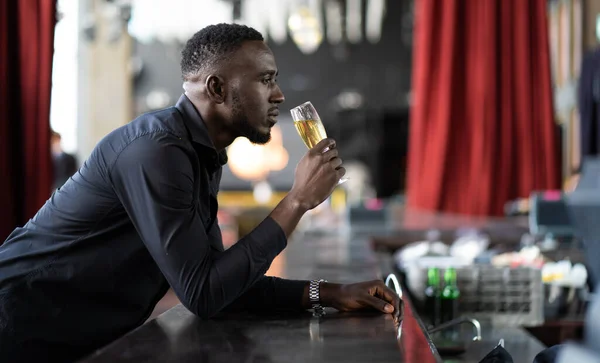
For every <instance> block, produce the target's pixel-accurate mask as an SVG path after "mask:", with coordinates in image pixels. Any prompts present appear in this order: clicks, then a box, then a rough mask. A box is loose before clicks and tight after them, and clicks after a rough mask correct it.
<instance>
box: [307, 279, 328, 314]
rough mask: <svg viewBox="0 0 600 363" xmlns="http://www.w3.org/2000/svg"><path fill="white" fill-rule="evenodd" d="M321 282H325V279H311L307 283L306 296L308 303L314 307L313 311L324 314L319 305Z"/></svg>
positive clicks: (321, 306)
mask: <svg viewBox="0 0 600 363" xmlns="http://www.w3.org/2000/svg"><path fill="white" fill-rule="evenodd" d="M321 282H327V280H323V279H321V280H311V281H310V284H309V285H308V298H309V300H310V304H311V306H312V308H313V309H314V311H315V313H318V314H324V313H325V311H324V309H323V305H321Z"/></svg>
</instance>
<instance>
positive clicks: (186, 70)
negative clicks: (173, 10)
mask: <svg viewBox="0 0 600 363" xmlns="http://www.w3.org/2000/svg"><path fill="white" fill-rule="evenodd" d="M247 40H260V41H264V38H263V36H262V34H260V32H258V31H257V30H256V29H254V28H251V27H248V26H245V25H240V24H226V23H221V24H215V25H209V26H207V27H205V28H203V29H201V30H200V31H198V32H197V33H196V34H194V35H193V36H192V37H191V38H190V39H189V40H188V41H187V43H186V44H185V47H184V48H183V51H182V52H181V77H182V78H183V80H184V81H187V80H190V79H191V78H193V77H194V76H197V75H198V74H200V73H201V72H202V71H203V70H205V69H209V68H210V67H212V66H214V65H215V64H216V63H218V62H220V61H223V60H226V59H227V57H228V56H229V55H230V54H231V53H233V52H234V51H235V50H237V49H238V48H239V47H240V46H241V45H242V43H243V42H245V41H247Z"/></svg>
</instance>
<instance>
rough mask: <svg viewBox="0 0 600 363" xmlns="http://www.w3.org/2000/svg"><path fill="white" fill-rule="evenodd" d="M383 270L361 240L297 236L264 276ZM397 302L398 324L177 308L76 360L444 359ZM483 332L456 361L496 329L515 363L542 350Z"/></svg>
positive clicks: (345, 279)
mask: <svg viewBox="0 0 600 363" xmlns="http://www.w3.org/2000/svg"><path fill="white" fill-rule="evenodd" d="M382 270H383V269H381V268H380V266H379V259H377V258H376V255H375V253H374V252H373V251H372V250H371V248H370V244H369V243H368V241H367V240H366V239H362V238H351V239H350V238H343V237H324V236H319V237H316V236H315V237H309V236H296V238H294V240H292V241H290V244H289V245H288V247H287V248H286V250H285V251H284V252H283V253H282V254H281V255H280V256H279V257H278V258H277V259H276V260H275V261H274V262H273V265H272V266H271V269H270V270H269V272H268V274H270V275H274V276H280V277H284V278H291V279H307V280H308V279H314V278H324V279H326V280H328V281H331V282H340V283H351V282H360V281H365V280H372V279H384V278H385V276H383V275H382ZM403 305H404V309H403V310H404V311H403V318H402V319H401V322H400V324H399V326H398V324H397V323H395V322H394V320H393V319H392V317H391V315H386V314H381V313H378V312H374V311H365V312H352V313H340V312H337V311H335V310H333V309H327V310H326V312H327V313H326V314H325V315H324V316H322V317H314V316H313V314H312V313H311V312H310V311H306V312H302V313H295V314H290V313H285V314H273V315H269V316H261V315H250V314H221V315H218V316H217V317H215V318H213V319H210V320H204V321H203V320H201V319H199V318H197V317H195V316H194V315H193V314H192V313H190V312H189V311H188V310H187V309H186V308H185V307H183V306H182V305H177V306H176V307H174V308H172V309H171V310H169V311H167V312H165V313H164V314H162V315H160V316H159V317H158V318H156V319H154V320H151V321H149V322H147V323H146V324H144V325H142V326H141V327H139V328H138V329H136V330H134V331H132V332H130V333H128V334H126V335H125V336H123V337H121V338H120V339H117V340H116V341H115V342H113V343H111V344H109V345H108V346H107V347H104V348H102V349H100V350H98V351H97V352H95V353H93V354H92V355H91V356H89V357H87V358H86V359H84V360H82V361H81V362H86V363H100V362H111V363H112V362H115V363H118V362H202V361H210V362H241V361H243V362H286V363H292V362H308V361H310V362H396V363H397V362H419V363H429V362H442V359H441V357H440V355H439V353H438V351H437V349H436V348H435V346H434V345H433V343H432V341H431V339H430V337H429V335H428V334H427V333H426V332H425V330H424V326H423V324H422V322H421V320H420V319H419V317H418V316H416V314H413V311H412V308H411V304H410V302H409V301H407V300H405V301H404V303H403ZM482 327H483V328H484V329H483V332H484V334H483V336H484V340H483V341H482V342H477V343H473V344H472V345H475V344H477V345H478V346H477V347H475V349H472V348H469V350H468V351H467V353H466V354H464V355H463V356H462V358H461V356H459V357H454V358H453V359H454V361H457V362H478V361H479V360H480V359H481V358H483V357H484V356H485V354H486V353H487V352H488V351H490V350H492V349H493V348H494V346H495V344H497V342H498V340H497V339H496V338H497V336H498V334H496V332H498V333H501V335H502V336H503V337H504V338H505V339H508V338H510V337H511V336H513V337H515V338H517V339H516V340H515V341H514V343H515V345H514V347H513V346H511V345H510V343H511V342H512V341H513V340H512V339H508V343H509V345H508V346H507V349H508V350H509V352H510V353H511V354H512V355H513V358H515V361H516V362H531V361H532V357H533V356H534V355H535V354H536V353H537V352H538V351H540V350H541V349H543V348H544V347H543V345H541V344H540V343H539V342H538V341H537V340H535V339H534V338H532V337H531V336H529V335H528V334H527V333H526V332H525V331H524V330H522V329H517V328H513V329H512V330H511V329H509V330H511V331H506V330H504V331H498V330H497V329H491V327H489V326H487V327H486V326H485V325H483V326H482ZM492 331H493V334H492ZM485 334H488V337H489V338H491V340H490V339H486V336H485ZM515 334H516V335H515ZM472 345H471V346H472ZM511 349H512V350H514V349H517V351H516V352H515V351H511ZM520 352H522V354H524V356H519V353H520ZM532 354H533V355H532ZM475 357H477V358H475ZM524 359H526V360H524Z"/></svg>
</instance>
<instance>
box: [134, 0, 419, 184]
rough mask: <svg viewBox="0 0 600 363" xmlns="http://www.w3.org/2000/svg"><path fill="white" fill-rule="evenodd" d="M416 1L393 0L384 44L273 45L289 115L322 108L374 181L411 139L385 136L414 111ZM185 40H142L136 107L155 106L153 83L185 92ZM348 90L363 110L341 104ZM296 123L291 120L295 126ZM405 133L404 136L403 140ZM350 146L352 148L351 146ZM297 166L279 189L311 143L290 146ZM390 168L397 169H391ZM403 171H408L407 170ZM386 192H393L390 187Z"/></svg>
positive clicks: (395, 163)
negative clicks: (303, 48) (306, 105)
mask: <svg viewBox="0 0 600 363" xmlns="http://www.w3.org/2000/svg"><path fill="white" fill-rule="evenodd" d="M410 3H411V1H409V0H388V2H387V12H386V15H385V19H384V27H383V32H382V37H381V40H380V42H379V43H377V44H371V43H369V42H367V41H366V40H363V41H362V42H361V43H360V44H347V43H346V44H341V45H336V46H332V45H329V44H328V43H326V42H324V43H323V44H321V46H320V47H319V49H318V50H317V51H316V52H315V53H313V54H310V55H305V54H303V53H301V52H300V50H299V49H298V48H297V47H296V45H295V44H294V43H293V41H292V40H291V39H288V41H287V42H286V43H285V44H283V45H276V44H272V43H270V44H269V45H270V46H271V48H272V50H273V53H274V54H275V57H276V61H277V65H278V67H279V71H280V77H279V84H280V86H281V88H282V90H283V92H284V93H285V96H286V102H285V104H284V105H283V106H282V107H281V111H282V115H283V114H287V110H289V109H290V108H292V107H294V106H296V105H298V104H300V103H303V102H305V101H311V102H312V103H313V105H314V106H315V107H316V108H317V110H318V111H319V114H320V115H321V118H322V119H323V123H324V124H325V127H326V129H327V131H328V134H329V135H330V136H332V137H335V138H336V140H337V141H338V145H339V146H340V152H341V154H342V157H343V158H344V159H345V160H351V159H354V160H361V161H363V162H364V163H366V164H367V165H368V166H369V167H370V168H371V171H372V174H373V176H374V179H377V178H378V177H377V175H382V171H381V170H379V169H378V168H380V165H384V164H385V165H387V168H388V169H389V168H392V169H394V168H396V169H402V168H403V166H402V164H401V161H399V160H400V159H402V158H403V156H402V155H400V156H398V157H396V156H395V154H393V153H395V152H396V151H397V150H403V145H406V142H407V140H405V138H406V136H405V135H404V133H400V134H401V135H404V136H398V137H389V135H388V137H387V138H384V137H383V134H382V133H383V132H384V131H385V130H388V131H389V130H394V128H393V127H392V128H390V127H389V126H385V123H386V122H387V123H388V124H389V122H394V121H393V119H392V121H390V117H392V116H391V115H400V116H399V117H400V118H401V119H402V120H399V121H398V122H403V123H405V122H407V121H406V120H405V119H406V116H405V115H406V109H407V100H408V95H409V91H410V80H411V79H410V78H411V72H410V70H411V60H412V51H411V49H412V45H411V44H410V39H411V21H410ZM181 47H182V44H162V43H153V44H136V47H135V55H136V56H137V57H139V58H140V59H141V60H142V62H143V64H144V67H143V71H142V73H141V74H140V76H139V77H138V78H137V79H136V84H135V99H136V112H137V113H142V112H146V111H149V109H148V107H147V105H146V103H145V97H146V95H147V94H148V93H149V92H150V91H152V90H153V89H156V88H158V89H162V90H164V91H165V92H167V94H168V95H169V98H170V100H169V101H170V103H174V102H175V101H176V100H177V98H178V97H179V95H180V94H181V92H182V88H181V78H180V74H179V55H180V52H181ZM342 92H357V93H358V94H360V95H362V98H363V104H362V106H361V107H360V108H359V109H358V110H340V105H339V103H337V102H336V99H337V96H338V95H340V93H342ZM289 122H291V120H290V119H289V117H281V120H280V123H282V124H283V123H289ZM282 126H283V125H282ZM290 126H291V125H290ZM282 128H283V132H284V140H290V138H292V137H293V138H296V137H297V135H286V133H288V132H292V133H293V132H295V131H294V130H293V127H282ZM403 138H404V139H403ZM386 140H387V143H389V142H391V143H392V144H395V145H396V146H395V147H392V148H390V147H389V145H388V147H386V146H385V145H383V142H385V141H386ZM343 145H345V146H343ZM286 146H289V147H288V151H289V152H290V164H292V165H291V167H288V168H286V170H284V171H282V172H280V173H278V175H277V176H274V178H275V179H276V180H277V183H276V187H277V188H278V189H287V188H289V186H291V184H292V180H293V170H294V168H293V166H294V165H295V163H296V162H297V161H298V160H299V159H300V157H301V156H302V155H303V154H304V152H305V151H306V149H305V148H304V146H303V145H302V144H301V143H293V144H288V145H286ZM383 149H385V150H387V151H385V152H386V153H388V152H389V153H391V154H389V155H388V154H386V155H388V156H387V157H386V161H385V163H384V162H379V161H378V160H379V159H380V157H379V155H381V153H382V152H384V151H383ZM388 172H389V170H388ZM400 172H401V170H396V172H395V174H394V175H393V176H392V177H391V179H390V178H389V177H386V178H385V180H387V185H388V186H387V187H386V188H387V189H388V190H389V189H390V188H392V187H390V186H389V185H392V186H393V185H398V187H399V188H400V185H401V180H395V179H396V178H401V176H400ZM402 175H403V173H402ZM244 186H248V183H246V182H242V181H239V180H236V178H235V177H234V176H233V175H230V173H229V172H228V171H227V170H226V173H225V175H224V178H223V189H238V188H244ZM384 194H389V191H386V192H385V193H384Z"/></svg>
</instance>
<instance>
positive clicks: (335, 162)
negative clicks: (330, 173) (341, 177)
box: [329, 158, 342, 169]
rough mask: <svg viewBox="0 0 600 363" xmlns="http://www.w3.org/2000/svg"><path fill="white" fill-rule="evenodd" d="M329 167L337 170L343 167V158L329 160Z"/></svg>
mask: <svg viewBox="0 0 600 363" xmlns="http://www.w3.org/2000/svg"><path fill="white" fill-rule="evenodd" d="M329 165H331V167H332V168H333V169H337V168H339V167H340V166H341V165H342V159H341V158H334V159H331V160H329Z"/></svg>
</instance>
